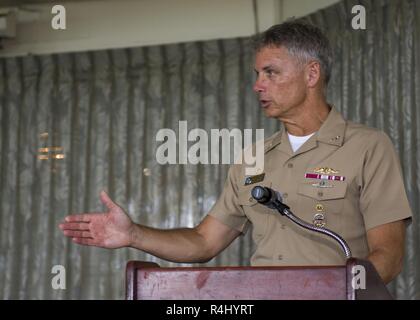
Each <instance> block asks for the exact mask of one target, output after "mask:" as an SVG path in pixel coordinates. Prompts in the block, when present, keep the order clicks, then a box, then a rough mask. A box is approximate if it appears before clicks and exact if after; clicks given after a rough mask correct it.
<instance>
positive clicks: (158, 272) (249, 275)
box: [126, 259, 392, 300]
mask: <svg viewBox="0 0 420 320" xmlns="http://www.w3.org/2000/svg"><path fill="white" fill-rule="evenodd" d="M354 266H363V268H364V270H365V271H366V289H357V290H356V289H355V288H353V285H352V280H353V279H354V273H352V270H353V267H354ZM126 272H127V273H126V298H127V299H129V300H236V299H238V300H262V299H263V300H302V299H303V300H318V299H321V300H330V299H333V300H354V299H391V298H392V297H391V295H390V294H389V292H388V291H387V289H386V286H385V285H384V284H383V283H382V281H381V279H380V278H379V275H378V274H377V272H376V270H375V269H374V268H373V266H372V265H371V264H370V263H369V262H368V261H365V260H358V259H349V260H348V262H347V265H343V266H319V267H318V266H316V267H312V266H311V267H216V268H209V267H205V268H194V267H193V268H189V267H181V268H160V267H159V266H158V265H157V264H155V263H149V262H141V261H130V262H128V264H127V270H126Z"/></svg>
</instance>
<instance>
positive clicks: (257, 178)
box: [245, 173, 265, 186]
mask: <svg viewBox="0 0 420 320" xmlns="http://www.w3.org/2000/svg"><path fill="white" fill-rule="evenodd" d="M264 177H265V173H261V174H258V175H256V176H250V177H246V178H245V185H246V186H248V185H250V184H254V183H257V182H261V181H263V180H264Z"/></svg>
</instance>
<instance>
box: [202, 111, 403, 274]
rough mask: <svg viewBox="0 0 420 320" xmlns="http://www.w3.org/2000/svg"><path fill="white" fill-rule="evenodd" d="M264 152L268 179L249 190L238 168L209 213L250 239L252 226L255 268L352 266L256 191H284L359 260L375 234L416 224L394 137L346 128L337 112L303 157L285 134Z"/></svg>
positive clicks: (333, 245) (334, 246)
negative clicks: (388, 226)
mask: <svg viewBox="0 0 420 320" xmlns="http://www.w3.org/2000/svg"><path fill="white" fill-rule="evenodd" d="M264 144H265V148H264V151H265V154H264V170H263V171H264V173H265V176H264V179H263V180H262V181H260V182H257V183H252V184H248V185H246V184H245V179H246V178H247V176H245V165H233V166H231V167H230V169H229V174H228V177H227V179H226V183H225V186H224V190H223V192H222V194H221V196H220V198H219V199H218V201H217V202H216V203H215V205H214V206H213V208H212V209H211V211H210V212H209V215H211V216H213V217H215V218H216V219H218V220H219V221H221V222H222V223H224V224H226V225H228V226H230V227H231V228H234V229H236V230H239V231H240V232H242V233H245V232H246V231H247V229H248V227H249V225H250V224H252V226H253V228H252V230H253V231H252V237H253V240H254V241H255V243H256V251H255V253H254V254H253V256H252V258H251V265H254V266H262V265H266V266H268V265H342V264H344V263H345V254H344V253H343V251H342V250H341V247H340V246H339V244H338V243H337V242H336V241H335V240H333V239H331V238H329V237H328V236H325V235H322V234H319V233H316V232H313V231H309V230H306V229H303V228H302V227H299V226H297V225H295V224H294V223H293V222H292V221H290V220H288V218H287V217H285V216H281V215H280V214H279V213H278V212H277V211H275V210H273V209H269V208H267V207H265V206H264V205H261V204H259V203H257V202H256V201H255V200H254V199H253V198H252V197H251V190H252V188H253V187H255V186H256V185H262V186H268V187H271V188H272V189H274V190H277V191H279V192H280V193H281V194H282V196H283V202H284V203H285V204H287V205H288V206H289V207H290V210H291V211H292V212H293V213H294V214H295V215H297V216H298V217H300V218H301V219H303V220H305V221H307V222H309V223H317V222H318V223H319V222H321V223H325V228H328V229H330V230H332V231H334V232H336V233H338V234H339V235H340V236H342V237H343V238H344V240H346V242H347V244H348V245H349V247H350V249H351V251H352V254H353V257H358V258H366V257H367V255H368V253H369V249H368V243H367V237H366V232H367V230H369V229H371V228H374V227H376V226H379V225H382V224H385V223H389V222H393V221H397V220H401V219H405V218H409V217H411V209H410V206H409V203H408V200H407V197H406V193H405V189H404V184H403V179H402V174H401V168H400V163H399V159H398V157H397V155H396V153H395V150H394V147H393V145H392V143H391V141H390V139H389V138H388V136H387V135H386V134H384V133H383V132H381V131H379V130H377V129H373V128H368V127H366V126H363V125H360V124H355V123H352V122H349V121H345V120H344V119H343V117H342V116H341V114H340V113H339V112H338V111H337V110H336V109H334V108H332V109H331V111H330V113H329V115H328V117H327V119H326V120H325V122H324V123H323V124H322V126H321V128H320V129H319V131H318V132H317V133H316V134H314V135H313V136H312V137H311V138H310V139H309V140H308V141H306V142H305V143H304V144H303V145H302V146H301V147H300V148H299V149H298V150H297V151H296V152H295V153H293V151H292V148H291V146H290V142H289V139H288V136H287V133H286V132H285V130H284V129H283V130H281V131H280V132H278V133H276V134H275V135H273V136H272V137H270V138H268V139H267V140H265V142H264ZM307 174H313V175H317V174H323V175H327V176H336V178H335V179H339V180H325V179H323V180H321V179H317V178H313V177H314V176H313V175H309V177H308V176H306V175H307ZM305 176H306V177H305ZM340 177H341V178H340ZM324 178H325V177H324ZM322 184H324V185H322ZM316 214H318V216H317V219H315V220H316V221H314V217H315V215H316ZM320 214H321V215H320Z"/></svg>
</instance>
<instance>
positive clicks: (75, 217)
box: [65, 214, 90, 222]
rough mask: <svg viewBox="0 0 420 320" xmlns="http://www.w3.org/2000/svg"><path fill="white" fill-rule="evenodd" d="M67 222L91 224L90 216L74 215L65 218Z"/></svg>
mask: <svg viewBox="0 0 420 320" xmlns="http://www.w3.org/2000/svg"><path fill="white" fill-rule="evenodd" d="M65 220H66V222H90V217H89V214H72V215H70V216H67V217H66V218H65Z"/></svg>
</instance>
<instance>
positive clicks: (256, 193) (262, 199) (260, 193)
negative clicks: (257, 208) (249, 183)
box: [251, 186, 271, 203]
mask: <svg viewBox="0 0 420 320" xmlns="http://www.w3.org/2000/svg"><path fill="white" fill-rule="evenodd" d="M251 195H252V197H253V198H254V199H255V200H257V201H258V202H259V203H266V202H268V201H270V199H271V192H270V189H268V188H265V187H261V186H256V187H254V188H252V191H251Z"/></svg>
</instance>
